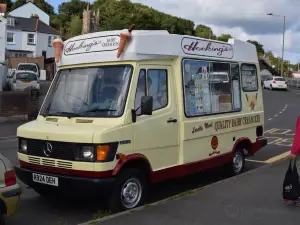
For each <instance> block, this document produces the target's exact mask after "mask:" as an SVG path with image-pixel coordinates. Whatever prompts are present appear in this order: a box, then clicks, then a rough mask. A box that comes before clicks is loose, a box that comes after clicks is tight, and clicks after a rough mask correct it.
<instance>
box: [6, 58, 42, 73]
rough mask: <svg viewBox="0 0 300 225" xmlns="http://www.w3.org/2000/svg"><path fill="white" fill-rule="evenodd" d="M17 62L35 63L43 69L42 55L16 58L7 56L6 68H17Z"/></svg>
mask: <svg viewBox="0 0 300 225" xmlns="http://www.w3.org/2000/svg"><path fill="white" fill-rule="evenodd" d="M19 63H37V64H38V65H39V66H40V69H41V70H44V68H45V63H44V57H43V56H42V57H36V58H16V57H8V68H13V69H15V68H17V65H18V64H19Z"/></svg>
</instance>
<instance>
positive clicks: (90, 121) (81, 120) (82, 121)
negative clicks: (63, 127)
mask: <svg viewBox="0 0 300 225" xmlns="http://www.w3.org/2000/svg"><path fill="white" fill-rule="evenodd" d="M93 121H94V120H87V119H76V121H75V123H93Z"/></svg>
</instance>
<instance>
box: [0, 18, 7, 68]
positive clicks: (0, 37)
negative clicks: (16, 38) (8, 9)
mask: <svg viewBox="0 0 300 225" xmlns="http://www.w3.org/2000/svg"><path fill="white" fill-rule="evenodd" d="M5 33H6V19H5V18H4V17H3V16H0V63H3V62H4V61H5V60H6V56H5V45H6V37H5Z"/></svg>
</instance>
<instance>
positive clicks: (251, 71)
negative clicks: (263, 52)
mask: <svg viewBox="0 0 300 225" xmlns="http://www.w3.org/2000/svg"><path fill="white" fill-rule="evenodd" d="M241 75H242V87H243V91H245V92H251V91H257V90H258V79H257V70H256V66H255V65H254V64H242V66H241Z"/></svg>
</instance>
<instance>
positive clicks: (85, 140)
mask: <svg viewBox="0 0 300 225" xmlns="http://www.w3.org/2000/svg"><path fill="white" fill-rule="evenodd" d="M120 32H121V31H107V32H96V33H91V34H86V35H81V36H77V37H74V38H71V39H69V40H67V41H65V42H63V43H61V44H58V43H59V42H55V45H54V46H55V49H56V62H57V66H58V68H59V69H58V72H57V74H56V76H55V78H54V80H53V81H52V84H51V86H50V88H49V91H48V93H47V96H46V98H45V100H44V102H43V105H42V108H41V110H40V112H39V115H38V117H37V119H36V120H35V121H32V122H29V123H27V124H24V125H22V126H20V127H19V128H18V130H17V136H18V138H19V149H18V159H19V162H20V166H18V167H16V168H15V170H16V173H17V176H18V177H19V178H20V179H21V180H22V181H23V182H24V183H26V184H27V185H29V186H30V187H32V188H33V189H34V190H35V191H36V192H37V193H39V194H41V195H45V196H47V195H49V194H53V193H56V191H58V192H62V193H66V192H72V193H79V194H80V195H83V194H87V193H89V194H92V196H93V197H95V195H96V194H102V195H103V196H105V198H99V200H100V201H104V200H108V204H109V207H110V209H111V210H112V211H113V212H116V211H122V210H128V209H132V208H134V207H137V206H139V205H141V204H143V203H144V202H145V199H146V198H147V192H148V187H149V184H150V183H154V182H161V181H164V180H168V179H172V178H176V177H182V176H185V175H188V174H191V173H196V172H199V171H201V170H205V169H209V168H213V167H217V166H220V167H221V166H222V167H223V166H224V168H225V169H229V170H230V171H231V172H232V173H233V174H240V173H241V172H242V171H243V169H244V166H245V158H246V157H250V156H252V155H254V154H255V153H256V152H257V151H258V150H260V149H261V148H262V147H264V146H265V145H266V144H267V140H266V138H265V137H263V128H264V106H263V99H262V88H261V86H260V85H259V84H260V82H261V80H260V75H259V71H260V69H259V64H258V58H257V52H256V48H255V46H254V45H252V44H250V43H247V42H242V41H239V40H235V39H230V40H229V41H228V43H225V42H219V41H213V40H206V39H201V38H196V37H192V36H182V35H174V34H169V33H168V32H167V31H132V36H131V38H130V39H129V41H128V42H127V44H126V42H123V41H124V39H123V36H122V39H120ZM128 37H130V36H128ZM124 43H125V44H126V45H123V44H124ZM62 45H63V48H60V46H62ZM118 53H119V54H121V55H120V57H118V56H119V55H118ZM211 74H212V76H215V75H217V74H219V75H218V76H219V77H221V78H222V79H214V78H213V79H211V78H210V75H211ZM224 74H225V76H224ZM227 76H228V79H227ZM224 77H225V80H226V81H227V82H224V79H223V78H224Z"/></svg>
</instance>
